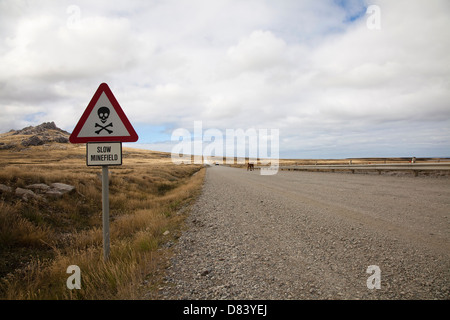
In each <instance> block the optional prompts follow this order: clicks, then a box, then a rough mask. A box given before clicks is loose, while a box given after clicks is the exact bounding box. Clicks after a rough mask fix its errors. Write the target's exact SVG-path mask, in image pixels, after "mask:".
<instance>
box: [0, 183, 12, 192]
mask: <svg viewBox="0 0 450 320" xmlns="http://www.w3.org/2000/svg"><path fill="white" fill-rule="evenodd" d="M11 191H12V190H11V187H8V186H6V185H4V184H1V183H0V192H11Z"/></svg>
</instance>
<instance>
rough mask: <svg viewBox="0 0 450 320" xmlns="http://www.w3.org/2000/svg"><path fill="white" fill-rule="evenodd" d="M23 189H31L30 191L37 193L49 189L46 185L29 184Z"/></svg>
mask: <svg viewBox="0 0 450 320" xmlns="http://www.w3.org/2000/svg"><path fill="white" fill-rule="evenodd" d="M25 188H27V189H32V190H35V191H38V192H45V191H47V190H49V189H50V187H49V186H48V185H46V184H45V183H35V184H30V185H28V186H26V187H25Z"/></svg>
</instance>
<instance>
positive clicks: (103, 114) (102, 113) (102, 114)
mask: <svg viewBox="0 0 450 320" xmlns="http://www.w3.org/2000/svg"><path fill="white" fill-rule="evenodd" d="M97 114H98V117H99V119H100V121H101V122H102V123H103V124H105V123H106V121H107V120H108V118H109V115H110V111H109V108H107V107H100V108H99V109H98V111H97ZM112 126H113V124H112V122H111V123H110V124H107V125H106V124H105V125H103V126H102V125H101V124H98V123H96V124H95V127H96V128H97V127H100V129H99V130H97V131H95V133H96V134H100V132H102V131H103V130H106V131H107V132H108V134H111V133H112V132H113V131H112V130H109V129H108V127H112Z"/></svg>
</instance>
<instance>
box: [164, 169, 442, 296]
mask: <svg viewBox="0 0 450 320" xmlns="http://www.w3.org/2000/svg"><path fill="white" fill-rule="evenodd" d="M449 226H450V179H449V178H433V177H412V176H408V177H395V176H385V175H380V176H379V175H367V174H346V173H309V172H284V171H283V172H279V173H278V174H276V175H273V176H261V175H260V174H259V171H252V172H250V171H245V170H242V169H232V168H228V167H223V166H215V167H210V168H208V170H207V175H206V180H205V185H204V189H203V193H202V195H201V196H200V198H199V200H198V201H197V203H196V204H195V205H194V208H193V210H192V213H191V214H190V216H189V218H188V220H187V230H186V231H185V232H184V233H183V235H182V237H181V238H180V239H179V242H178V243H177V245H176V247H175V250H176V252H177V253H176V255H175V257H174V258H173V259H172V266H171V267H170V268H169V269H168V273H167V277H166V285H165V286H164V288H161V290H160V294H161V296H160V298H161V299H449V298H450V241H449V240H450V228H449ZM372 265H375V266H378V267H379V269H380V270H381V274H380V280H381V289H376V288H374V289H369V288H368V287H367V279H368V278H369V277H370V276H371V275H372V274H373V273H367V272H366V271H367V268H368V267H369V266H372Z"/></svg>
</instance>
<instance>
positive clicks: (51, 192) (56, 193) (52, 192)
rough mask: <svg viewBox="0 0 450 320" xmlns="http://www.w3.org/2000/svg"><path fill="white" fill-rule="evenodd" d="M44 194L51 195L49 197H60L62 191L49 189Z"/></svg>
mask: <svg viewBox="0 0 450 320" xmlns="http://www.w3.org/2000/svg"><path fill="white" fill-rule="evenodd" d="M45 195H46V196H51V197H56V198H57V197H60V196H62V195H63V193H62V192H61V191H58V190H56V189H50V190H48V191H47V192H45Z"/></svg>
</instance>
